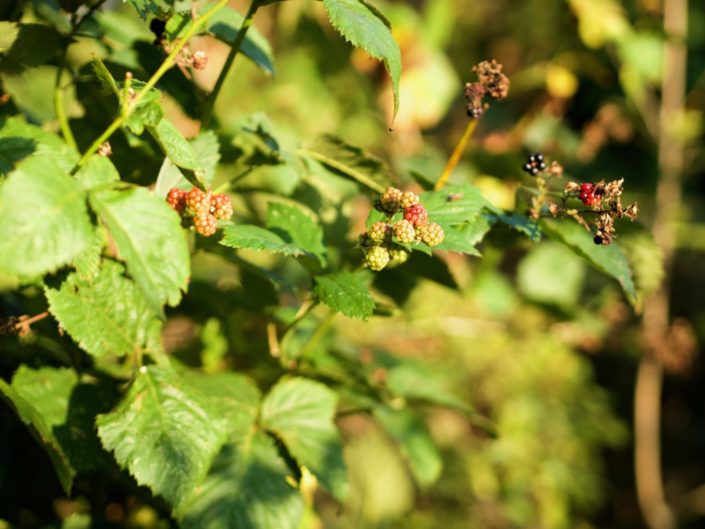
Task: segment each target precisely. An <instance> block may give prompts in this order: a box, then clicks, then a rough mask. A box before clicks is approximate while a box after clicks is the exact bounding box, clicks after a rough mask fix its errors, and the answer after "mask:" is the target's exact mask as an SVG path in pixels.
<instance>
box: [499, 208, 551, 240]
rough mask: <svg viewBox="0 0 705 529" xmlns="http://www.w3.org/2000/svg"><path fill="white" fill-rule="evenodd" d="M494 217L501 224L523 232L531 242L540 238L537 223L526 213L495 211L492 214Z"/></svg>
mask: <svg viewBox="0 0 705 529" xmlns="http://www.w3.org/2000/svg"><path fill="white" fill-rule="evenodd" d="M494 217H495V218H496V219H497V220H498V221H499V222H501V223H502V224H506V225H507V226H509V227H510V228H512V229H514V230H516V231H518V232H519V233H523V234H524V235H526V236H527V237H528V238H529V239H531V240H532V241H533V242H539V241H540V240H541V229H540V228H539V224H538V223H537V222H536V221H535V220H532V219H530V218H529V217H527V216H526V215H519V214H518V213H497V214H494Z"/></svg>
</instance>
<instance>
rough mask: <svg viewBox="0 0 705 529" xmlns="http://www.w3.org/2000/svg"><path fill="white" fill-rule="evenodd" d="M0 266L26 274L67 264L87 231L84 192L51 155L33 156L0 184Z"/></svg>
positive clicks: (88, 234)
mask: <svg viewBox="0 0 705 529" xmlns="http://www.w3.org/2000/svg"><path fill="white" fill-rule="evenodd" d="M0 230H2V236H1V237H0V268H1V269H3V270H5V271H6V272H9V273H12V274H16V275H21V276H26V277H31V276H36V275H40V274H44V273H46V272H51V271H54V270H56V269H57V268H59V267H61V266H63V265H66V264H68V263H70V262H71V260H72V259H73V258H74V257H76V256H77V255H78V254H80V253H81V252H82V251H83V249H84V248H85V247H86V245H87V244H88V241H89V240H90V237H91V234H92V228H91V224H90V219H89V218H88V212H87V209H86V195H85V193H84V192H83V190H82V189H81V188H80V186H79V185H78V183H77V182H76V181H75V180H74V179H73V178H71V177H70V176H69V175H67V174H66V173H64V172H63V171H62V170H61V168H60V167H59V166H58V165H57V164H56V162H54V161H53V160H51V158H45V157H39V156H32V157H30V158H28V159H26V160H24V161H23V162H22V163H20V164H19V165H18V167H17V169H16V170H15V171H13V172H12V174H11V175H10V176H9V177H8V178H7V180H6V181H5V182H3V183H2V187H1V188H0Z"/></svg>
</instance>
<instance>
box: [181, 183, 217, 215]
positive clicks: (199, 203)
mask: <svg viewBox="0 0 705 529" xmlns="http://www.w3.org/2000/svg"><path fill="white" fill-rule="evenodd" d="M186 207H187V208H189V209H190V210H191V211H192V212H193V213H194V215H200V214H205V213H209V211H210V207H211V193H210V191H208V192H207V193H205V192H203V191H201V190H200V189H198V188H197V187H192V188H191V190H190V191H189V192H188V194H187V195H186Z"/></svg>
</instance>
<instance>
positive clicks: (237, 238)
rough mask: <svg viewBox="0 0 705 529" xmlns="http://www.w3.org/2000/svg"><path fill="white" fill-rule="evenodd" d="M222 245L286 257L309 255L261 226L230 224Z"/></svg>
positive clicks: (225, 231)
mask: <svg viewBox="0 0 705 529" xmlns="http://www.w3.org/2000/svg"><path fill="white" fill-rule="evenodd" d="M288 238H289V237H287V239H288ZM220 244H222V245H224V246H229V247H230V248H250V249H252V250H264V251H268V252H276V253H281V254H284V255H294V256H298V255H306V254H307V252H306V250H304V249H303V248H301V247H299V246H297V245H296V244H293V243H292V242H289V241H287V240H285V239H284V237H283V236H281V235H279V234H277V233H275V232H273V231H270V230H267V229H265V228H261V227H260V226H251V225H248V224H238V225H233V224H228V225H227V226H225V230H224V232H223V239H222V240H221V241H220Z"/></svg>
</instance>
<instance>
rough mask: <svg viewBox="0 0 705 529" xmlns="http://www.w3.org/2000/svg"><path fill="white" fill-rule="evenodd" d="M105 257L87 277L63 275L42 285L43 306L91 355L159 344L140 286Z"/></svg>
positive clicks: (127, 351)
mask: <svg viewBox="0 0 705 529" xmlns="http://www.w3.org/2000/svg"><path fill="white" fill-rule="evenodd" d="M123 272H124V269H123V267H122V266H121V265H120V264H118V263H115V262H113V261H109V260H106V261H105V262H104V263H103V266H102V268H101V269H100V272H99V273H98V274H97V275H96V276H95V277H93V278H91V279H90V280H83V279H81V278H80V277H79V276H78V275H77V274H71V275H69V276H68V277H67V278H66V279H65V280H64V282H63V283H62V284H61V287H60V288H47V290H46V296H47V299H48V300H49V310H50V311H51V313H52V314H53V315H54V317H55V318H56V319H57V320H58V321H59V323H60V324H61V326H62V327H63V328H64V329H66V331H67V332H68V333H69V335H71V337H72V338H73V339H74V340H75V341H76V342H77V343H78V345H79V346H80V347H81V348H82V349H83V350H84V351H86V352H88V353H90V354H91V355H93V356H97V357H100V356H105V355H115V356H118V357H121V356H124V355H126V354H137V353H138V352H140V353H141V352H142V351H150V350H152V351H154V350H159V349H160V348H161V344H160V340H161V338H160V329H161V321H160V320H159V318H158V317H157V314H156V313H155V312H154V311H153V310H152V309H151V308H150V307H149V304H148V303H147V301H146V300H145V298H144V296H143V295H142V292H141V291H140V290H139V288H137V286H136V285H135V284H134V283H133V282H132V281H131V280H129V279H128V278H126V277H125V276H124V273H123Z"/></svg>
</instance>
